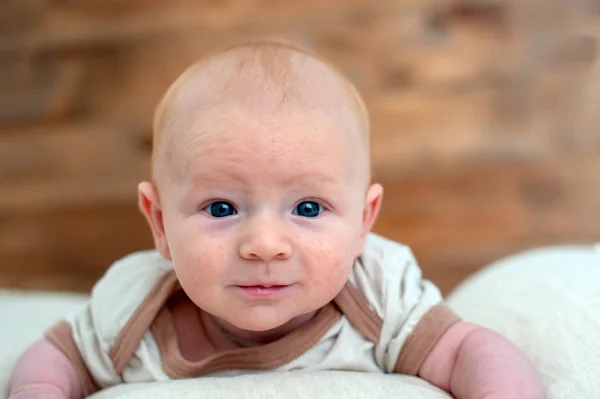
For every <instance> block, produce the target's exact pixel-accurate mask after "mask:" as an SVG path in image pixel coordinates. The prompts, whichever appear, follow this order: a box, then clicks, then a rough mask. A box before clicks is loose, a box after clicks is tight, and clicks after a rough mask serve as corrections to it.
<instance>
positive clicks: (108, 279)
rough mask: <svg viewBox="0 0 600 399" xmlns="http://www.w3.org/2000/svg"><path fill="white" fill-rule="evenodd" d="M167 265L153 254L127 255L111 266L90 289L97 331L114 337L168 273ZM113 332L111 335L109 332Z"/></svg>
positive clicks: (168, 263) (167, 262)
mask: <svg viewBox="0 0 600 399" xmlns="http://www.w3.org/2000/svg"><path fill="white" fill-rule="evenodd" d="M172 272H173V267H172V264H171V262H170V261H168V260H166V259H164V258H163V257H162V256H161V255H160V254H159V253H158V252H157V251H155V250H147V251H139V252H135V253H132V254H129V255H127V256H125V257H123V258H121V259H119V260H117V261H116V262H114V263H113V264H112V265H111V266H110V267H109V268H108V270H107V271H106V273H105V274H104V276H103V277H102V278H101V279H100V280H99V281H98V282H97V283H96V285H95V286H94V288H93V289H92V293H91V298H90V306H91V311H92V313H93V315H94V317H95V318H96V320H97V321H98V322H99V323H100V325H99V326H97V327H99V328H100V330H111V333H110V334H109V335H113V334H115V333H117V330H118V328H119V327H122V326H123V325H124V324H125V323H126V322H127V321H128V319H129V318H130V317H131V315H132V314H133V313H134V312H135V310H136V309H137V308H138V307H139V306H140V304H141V303H142V302H143V301H144V299H146V297H148V295H149V294H150V293H151V292H152V289H153V288H154V287H155V286H156V285H157V284H158V283H159V282H160V281H161V280H162V279H163V278H164V277H165V275H166V274H168V273H172ZM113 329H115V331H112V330H113Z"/></svg>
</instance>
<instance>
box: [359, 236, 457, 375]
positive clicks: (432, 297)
mask: <svg viewBox="0 0 600 399" xmlns="http://www.w3.org/2000/svg"><path fill="white" fill-rule="evenodd" d="M361 263H362V268H363V270H362V272H361V274H360V275H359V279H363V280H369V281H370V284H371V286H372V287H373V288H372V289H371V292H369V290H368V289H367V298H368V299H369V301H370V302H371V303H372V304H373V308H374V310H375V311H377V312H378V314H379V315H380V317H381V318H382V320H383V323H382V326H381V333H380V337H379V343H378V344H377V345H376V347H375V357H376V361H377V362H378V364H379V365H380V367H381V368H382V369H383V370H384V371H385V372H390V373H392V372H394V373H402V374H410V375H416V374H417V373H418V371H419V369H420V367H421V365H422V364H423V362H424V361H425V358H426V357H427V355H428V354H429V353H430V352H431V350H432V349H433V347H434V345H435V344H436V342H437V341H438V340H439V339H440V337H441V336H442V335H443V334H444V333H445V332H446V331H447V330H448V328H450V326H452V325H453V324H454V323H456V322H457V321H459V317H458V316H457V315H456V314H455V313H454V312H453V311H452V310H451V309H450V308H449V307H448V306H446V305H445V304H444V301H443V298H442V295H441V293H440V291H439V289H438V288H437V287H436V286H435V285H434V284H433V283H431V282H430V281H427V280H424V279H423V277H422V273H421V269H420V268H419V266H418V264H417V261H416V259H415V257H414V255H413V253H412V251H411V250H410V249H409V248H408V247H407V246H405V245H401V244H398V243H395V242H393V241H390V240H387V239H384V238H382V237H379V236H375V235H373V236H371V237H369V239H368V240H367V245H366V246H365V251H364V252H363V255H362V256H361ZM365 285H366V284H365V283H363V286H365Z"/></svg>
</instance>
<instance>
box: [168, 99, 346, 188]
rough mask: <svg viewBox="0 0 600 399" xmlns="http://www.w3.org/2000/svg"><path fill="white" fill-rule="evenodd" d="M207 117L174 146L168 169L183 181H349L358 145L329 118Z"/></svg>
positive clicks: (232, 113)
mask: <svg viewBox="0 0 600 399" xmlns="http://www.w3.org/2000/svg"><path fill="white" fill-rule="evenodd" d="M215 111H220V112H213V113H212V114H211V115H213V116H212V117H208V118H202V119H201V120H198V121H196V122H195V123H194V124H192V125H191V129H190V130H189V131H188V132H187V133H186V134H184V135H180V136H179V138H180V140H177V141H176V142H173V143H171V145H170V148H171V150H170V151H169V156H168V161H167V162H166V164H165V167H166V168H169V169H170V172H171V173H170V175H175V176H177V177H179V179H183V180H187V179H189V178H194V179H195V178H203V177H207V176H217V175H219V174H223V173H225V174H230V175H235V176H239V177H241V176H244V175H247V177H252V176H254V177H256V178H258V177H260V178H261V179H272V180H281V181H283V180H290V179H292V180H293V179H295V178H298V177H300V176H303V175H313V176H314V177H317V176H318V177H319V178H320V179H321V180H336V179H337V180H347V179H348V178H349V177H351V176H352V174H353V168H352V158H353V157H352V154H353V153H354V152H355V151H354V149H353V147H354V146H355V145H356V144H355V143H353V142H352V140H351V139H349V137H348V133H347V132H343V131H342V130H343V128H344V127H343V126H336V125H335V124H334V123H333V121H331V120H330V118H328V117H327V115H325V114H322V113H320V112H318V111H316V110H315V111H313V112H304V113H299V112H294V111H289V112H280V113H279V114H277V115H267V114H265V115H258V114H256V113H253V112H249V110H247V109H240V108H236V107H226V108H223V109H220V110H215Z"/></svg>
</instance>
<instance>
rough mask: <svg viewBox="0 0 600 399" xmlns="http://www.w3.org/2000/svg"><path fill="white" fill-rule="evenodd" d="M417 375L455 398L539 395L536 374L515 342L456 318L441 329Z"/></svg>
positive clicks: (506, 398) (530, 397) (534, 398)
mask: <svg viewBox="0 0 600 399" xmlns="http://www.w3.org/2000/svg"><path fill="white" fill-rule="evenodd" d="M419 376H420V377H421V378H423V379H425V380H427V381H429V382H430V383H432V384H434V385H437V386H438V387H440V388H442V389H444V390H446V391H448V392H451V393H452V394H453V395H454V396H456V397H457V398H458V399H511V398H515V399H517V398H518V399H543V398H544V397H545V395H544V390H543V388H542V383H541V379H540V376H539V375H538V373H537V372H536V371H535V369H534V367H533V365H532V364H531V363H530V362H529V360H528V359H527V358H526V357H525V354H523V352H521V351H520V350H519V349H518V348H517V347H516V346H515V345H513V344H512V343H511V342H510V341H508V340H507V339H506V338H504V337H502V336H501V335H500V334H498V333H495V332H493V331H491V330H489V329H486V328H484V327H481V326H478V325H475V324H471V323H466V322H458V323H456V324H454V325H453V326H452V327H450V328H449V329H448V331H446V333H444V335H443V336H442V337H441V338H440V340H439V341H438V342H437V343H436V345H435V346H434V348H433V350H432V351H431V353H430V354H429V355H428V357H427V358H426V359H425V362H424V363H423V365H422V366H421V368H420V370H419Z"/></svg>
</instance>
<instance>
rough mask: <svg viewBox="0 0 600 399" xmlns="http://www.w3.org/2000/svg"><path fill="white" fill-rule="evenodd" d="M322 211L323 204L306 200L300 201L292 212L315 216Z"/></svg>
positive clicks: (307, 216) (310, 216) (309, 216)
mask: <svg viewBox="0 0 600 399" xmlns="http://www.w3.org/2000/svg"><path fill="white" fill-rule="evenodd" d="M321 212H323V206H322V205H321V204H319V203H317V202H314V201H304V202H301V203H299V204H298V205H297V206H296V208H295V209H294V211H293V212H292V213H293V214H294V215H299V216H303V217H306V218H314V217H317V216H319V215H320V214H321Z"/></svg>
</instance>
